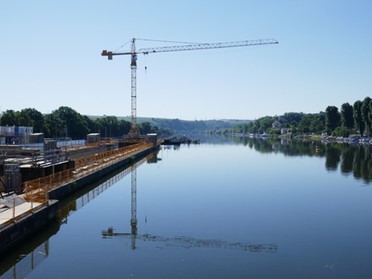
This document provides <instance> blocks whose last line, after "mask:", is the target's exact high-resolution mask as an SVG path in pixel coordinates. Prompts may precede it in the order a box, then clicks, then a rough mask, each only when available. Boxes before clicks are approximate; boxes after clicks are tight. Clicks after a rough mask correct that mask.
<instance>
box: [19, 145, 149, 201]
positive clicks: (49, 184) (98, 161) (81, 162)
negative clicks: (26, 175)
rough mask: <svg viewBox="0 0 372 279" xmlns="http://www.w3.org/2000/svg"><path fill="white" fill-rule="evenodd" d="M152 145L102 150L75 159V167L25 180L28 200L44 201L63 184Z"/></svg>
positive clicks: (25, 195)
mask: <svg viewBox="0 0 372 279" xmlns="http://www.w3.org/2000/svg"><path fill="white" fill-rule="evenodd" d="M150 146H152V145H151V144H144V143H138V144H134V145H130V146H126V147H122V148H119V149H116V150H110V151H105V152H100V153H97V154H94V155H90V156H87V157H83V158H78V159H75V167H74V168H73V169H68V170H65V171H61V172H58V173H54V174H51V175H48V176H45V177H41V178H37V179H34V180H30V181H27V182H25V188H24V192H25V194H24V197H25V199H26V200H27V201H34V202H40V203H43V202H45V201H47V200H48V193H49V191H50V190H52V189H55V188H57V187H59V186H61V185H64V184H67V183H71V182H73V181H75V180H77V179H79V178H81V177H84V176H86V175H89V174H90V173H92V172H95V171H98V170H101V169H103V168H105V167H108V166H110V165H112V164H115V163H117V162H119V161H121V160H124V159H126V158H130V157H131V156H133V155H135V154H136V153H138V152H140V151H142V150H145V149H147V148H149V147H150Z"/></svg>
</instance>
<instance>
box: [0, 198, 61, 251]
mask: <svg viewBox="0 0 372 279" xmlns="http://www.w3.org/2000/svg"><path fill="white" fill-rule="evenodd" d="M58 208H59V202H58V201H57V200H49V201H48V204H47V205H45V206H42V207H41V208H38V209H35V210H34V211H32V212H30V213H29V214H27V215H25V216H24V217H22V218H21V219H17V220H16V221H14V222H13V223H10V224H9V225H7V226H5V227H3V228H1V230H0V255H1V254H4V253H5V252H7V251H8V250H9V249H10V248H13V247H14V246H16V245H17V244H19V243H21V242H22V241H23V240H25V239H26V238H28V237H30V236H31V235H32V234H34V233H35V232H37V231H38V230H39V229H41V228H42V227H43V226H45V225H47V224H48V223H50V222H52V221H54V220H55V218H56V215H57V210H58Z"/></svg>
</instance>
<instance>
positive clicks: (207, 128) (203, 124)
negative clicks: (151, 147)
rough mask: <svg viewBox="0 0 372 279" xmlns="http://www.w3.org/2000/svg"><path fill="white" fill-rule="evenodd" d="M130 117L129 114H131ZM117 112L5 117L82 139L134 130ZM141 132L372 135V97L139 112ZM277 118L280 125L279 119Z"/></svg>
mask: <svg viewBox="0 0 372 279" xmlns="http://www.w3.org/2000/svg"><path fill="white" fill-rule="evenodd" d="M128 120H129V118H128ZM128 120H126V119H125V118H123V117H121V118H118V117H116V116H106V115H105V116H102V117H99V116H86V115H81V114H80V113H78V112H77V111H75V110H74V109H72V108H70V107H66V106H61V107H59V108H58V109H56V110H54V111H52V112H51V113H49V114H42V113H41V112H39V111H37V110H36V109H33V108H26V109H22V110H21V111H14V110H6V111H4V112H3V113H2V115H1V117H0V125H2V126H6V125H8V126H13V125H15V126H31V127H33V128H34V132H42V133H44V135H45V137H50V138H72V139H82V138H85V137H86V135H87V134H89V133H100V134H101V136H102V137H105V138H108V137H112V138H118V137H122V136H123V135H126V134H128V132H129V130H130V126H131V123H130V121H128ZM137 122H138V128H139V130H140V133H141V134H147V133H158V134H159V135H160V136H162V137H167V136H170V135H172V134H190V133H199V134H200V133H205V132H208V133H219V134H229V133H233V134H262V133H267V134H271V135H274V136H276V135H280V134H281V133H282V131H283V129H286V130H287V131H289V133H290V134H291V135H308V134H318V135H320V134H324V133H326V134H328V135H333V136H343V137H347V136H349V135H350V134H360V135H361V136H370V135H371V132H372V127H371V125H372V100H371V98H370V97H366V98H365V99H364V100H357V101H355V102H354V104H353V105H350V104H349V103H344V104H342V105H341V107H340V109H339V108H338V107H336V106H328V107H327V108H326V109H325V111H324V112H319V113H303V112H287V113H285V114H283V115H280V116H264V117H261V118H259V119H257V120H255V121H250V120H195V121H188V120H180V119H161V118H138V121H137ZM274 124H275V125H274Z"/></svg>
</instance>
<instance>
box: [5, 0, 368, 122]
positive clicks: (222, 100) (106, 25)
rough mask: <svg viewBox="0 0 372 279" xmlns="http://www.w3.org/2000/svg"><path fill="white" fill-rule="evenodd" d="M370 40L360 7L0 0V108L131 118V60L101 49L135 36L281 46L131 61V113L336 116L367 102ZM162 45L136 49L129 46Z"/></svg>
mask: <svg viewBox="0 0 372 279" xmlns="http://www.w3.org/2000/svg"><path fill="white" fill-rule="evenodd" d="M371 32H372V1H369V0H349V1H346V0H255V1H252V0H226V1H225V0H213V1H212V0H202V1H201V0H187V1H186V0H182V1H174V0H169V1H164V0H157V1H153V0H152V1H150V0H142V1H127V0H121V1H119V0H104V1H102V0H100V1H97V0H32V1H30V0H11V1H10V0H2V1H0V94H1V95H0V96H1V101H0V111H5V110H7V109H13V110H21V109H23V108H35V109H37V110H39V111H41V112H42V113H50V112H51V111H53V110H55V109H57V108H58V107H60V106H69V107H71V108H73V109H75V110H76V111H78V112H79V113H81V114H88V115H116V116H127V115H130V57H129V56H117V57H114V60H112V61H108V60H107V58H106V57H102V56H100V53H101V51H102V50H103V49H107V50H114V51H115V50H119V51H127V50H129V49H130V44H126V43H127V42H129V41H130V39H131V38H133V37H136V38H146V39H156V40H168V41H186V42H226V41H240V40H254V39H264V38H274V39H277V40H278V41H279V44H278V45H266V46H251V47H242V48H227V49H219V50H203V51H187V52H169V53H158V54H150V55H146V56H143V55H140V56H139V57H138V76H137V96H138V101H137V105H138V107H137V114H138V116H144V117H163V118H180V119H189V120H205V119H256V118H259V117H262V116H265V115H271V116H273V115H280V114H283V113H285V112H305V113H315V112H319V111H324V110H325V109H326V107H327V106H328V105H335V106H337V107H338V108H340V107H341V105H342V104H343V103H346V102H349V103H350V104H353V103H354V102H355V101H356V100H363V99H364V98H365V97H366V96H372V94H371V92H372V75H371V74H372V36H371V34H372V33H371ZM123 45H124V46H123ZM166 45H169V43H164V42H163V43H157V42H147V41H138V42H137V49H139V48H142V47H159V46H166ZM121 46H123V47H121ZM145 67H146V69H147V70H145Z"/></svg>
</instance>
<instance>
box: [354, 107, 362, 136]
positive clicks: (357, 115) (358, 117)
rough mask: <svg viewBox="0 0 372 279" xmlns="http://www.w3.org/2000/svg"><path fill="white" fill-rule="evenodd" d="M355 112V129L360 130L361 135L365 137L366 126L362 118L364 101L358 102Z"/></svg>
mask: <svg viewBox="0 0 372 279" xmlns="http://www.w3.org/2000/svg"><path fill="white" fill-rule="evenodd" d="M353 112H354V123H355V127H356V128H357V129H358V130H359V133H360V135H361V136H363V133H364V127H365V125H364V121H363V118H362V101H359V100H358V101H356V102H355V103H354V105H353Z"/></svg>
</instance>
